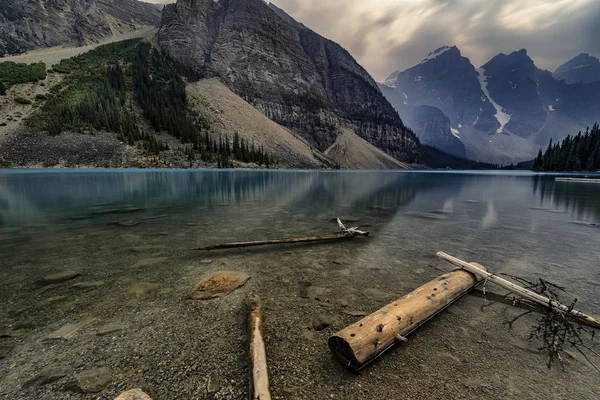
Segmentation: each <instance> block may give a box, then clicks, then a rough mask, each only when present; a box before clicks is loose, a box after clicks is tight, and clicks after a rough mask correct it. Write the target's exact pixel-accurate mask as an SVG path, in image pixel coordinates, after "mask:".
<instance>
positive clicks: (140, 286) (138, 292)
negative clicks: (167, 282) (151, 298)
mask: <svg viewBox="0 0 600 400" xmlns="http://www.w3.org/2000/svg"><path fill="white" fill-rule="evenodd" d="M157 287H158V285H157V284H156V283H150V282H141V283H137V284H135V285H133V286H132V287H130V288H129V290H128V291H127V293H129V294H130V295H131V297H132V298H133V299H134V300H137V301H142V300H144V299H145V298H146V296H148V293H150V292H151V291H152V290H154V289H156V288H157Z"/></svg>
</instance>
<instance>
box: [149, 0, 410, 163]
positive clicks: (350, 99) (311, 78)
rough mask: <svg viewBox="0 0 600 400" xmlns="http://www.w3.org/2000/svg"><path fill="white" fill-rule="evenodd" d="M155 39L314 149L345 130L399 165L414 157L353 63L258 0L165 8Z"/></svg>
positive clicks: (185, 0)
mask: <svg viewBox="0 0 600 400" xmlns="http://www.w3.org/2000/svg"><path fill="white" fill-rule="evenodd" d="M157 39H158V43H159V45H160V47H161V48H162V50H163V51H165V52H166V53H167V54H169V55H170V56H171V57H172V58H173V59H174V60H175V61H176V62H178V63H179V64H181V65H182V66H184V67H186V68H187V69H189V70H191V71H193V72H194V73H196V74H198V75H200V76H202V77H219V78H220V79H221V80H222V81H223V82H224V83H225V84H226V85H227V86H228V87H229V88H231V89H232V90H233V91H234V92H235V93H237V94H238V95H240V96H241V97H243V98H244V99H245V100H246V101H248V102H249V103H250V104H252V105H253V106H255V107H256V108H258V109H259V110H261V111H262V112H263V113H264V114H265V115H267V116H268V117H269V118H271V119H272V120H274V121H276V122H278V123H280V124H282V125H284V126H286V127H288V128H291V129H293V130H295V131H297V132H298V133H300V134H302V135H304V136H305V137H306V139H308V140H309V141H310V142H311V143H312V144H313V145H314V146H316V147H317V148H318V149H320V150H325V149H326V148H328V147H329V146H331V145H332V144H333V143H334V142H335V140H336V137H337V135H338V133H339V132H341V130H342V128H344V127H346V128H349V129H352V130H353V131H354V132H356V133H357V134H358V135H360V136H361V137H363V138H364V139H366V140H367V141H369V142H370V143H372V144H374V145H376V146H377V147H379V148H381V149H382V150H384V151H386V152H387V153H388V154H390V155H392V156H394V157H396V158H398V159H400V160H409V161H412V160H414V159H416V157H417V148H418V141H417V140H416V138H415V136H414V135H413V134H412V133H411V132H410V131H408V130H407V129H406V127H405V126H404V124H403V123H402V120H401V119H400V117H399V116H398V114H397V112H396V111H395V110H394V109H393V107H392V106H391V105H390V104H389V102H388V101H387V100H386V99H385V98H384V97H383V95H382V94H381V92H380V90H379V88H378V86H377V84H376V82H375V81H374V80H373V79H372V78H371V76H370V75H369V74H368V73H367V72H366V71H365V70H364V69H363V68H362V67H361V66H360V65H359V64H358V63H357V62H356V61H355V60H354V58H352V56H351V55H350V54H349V53H348V52H347V51H346V50H344V49H343V48H342V47H341V46H339V45H337V44H336V43H334V42H332V41H330V40H327V39H325V38H323V37H321V36H319V35H318V34H316V33H315V32H313V31H311V30H309V29H308V28H306V27H305V26H304V25H302V24H300V23H298V22H296V21H295V20H293V19H292V18H291V17H290V16H288V15H287V14H285V13H284V12H283V11H282V10H280V9H278V8H276V7H274V6H269V5H267V4H266V3H264V2H263V1H262V0H220V1H218V2H215V1H213V0H179V1H178V2H177V3H176V4H171V5H168V6H166V7H165V8H164V9H163V15H162V23H161V27H160V30H159V32H158V34H157Z"/></svg>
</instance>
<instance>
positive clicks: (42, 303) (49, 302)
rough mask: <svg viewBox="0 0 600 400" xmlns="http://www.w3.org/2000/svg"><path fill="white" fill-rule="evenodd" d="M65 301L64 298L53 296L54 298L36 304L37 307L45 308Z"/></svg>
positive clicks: (65, 298)
mask: <svg viewBox="0 0 600 400" xmlns="http://www.w3.org/2000/svg"><path fill="white" fill-rule="evenodd" d="M64 300H67V297H66V296H54V297H50V298H47V299H44V300H42V301H40V302H38V306H40V307H45V306H49V305H52V304H55V303H59V302H61V301H64Z"/></svg>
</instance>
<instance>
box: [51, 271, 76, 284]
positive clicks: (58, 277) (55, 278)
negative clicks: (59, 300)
mask: <svg viewBox="0 0 600 400" xmlns="http://www.w3.org/2000/svg"><path fill="white" fill-rule="evenodd" d="M79 275H81V272H79V271H74V270H69V271H62V272H58V273H56V274H51V275H46V276H44V277H43V278H42V281H41V283H42V284H43V285H52V284H54V283H60V282H65V281H70V280H71V279H75V278H77V277H78V276H79Z"/></svg>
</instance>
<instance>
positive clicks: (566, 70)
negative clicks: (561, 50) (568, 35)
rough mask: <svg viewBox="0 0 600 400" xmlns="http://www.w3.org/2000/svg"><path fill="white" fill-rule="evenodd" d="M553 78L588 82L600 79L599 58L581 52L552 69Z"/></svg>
mask: <svg viewBox="0 0 600 400" xmlns="http://www.w3.org/2000/svg"><path fill="white" fill-rule="evenodd" d="M553 76H554V78H556V79H558V80H559V81H560V80H562V81H565V83H590V82H596V81H600V60H598V59H597V58H596V57H592V56H590V55H589V54H586V53H581V54H580V55H578V56H577V57H574V58H572V59H571V60H569V61H567V62H566V63H564V64H563V65H561V66H560V67H558V68H557V69H556V71H554V74H553Z"/></svg>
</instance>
